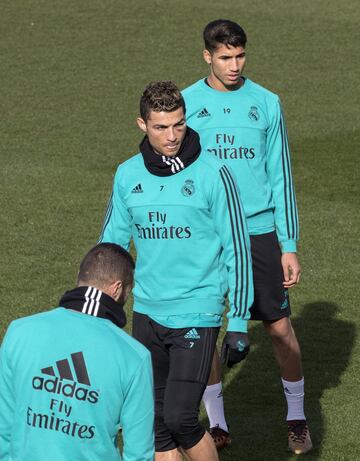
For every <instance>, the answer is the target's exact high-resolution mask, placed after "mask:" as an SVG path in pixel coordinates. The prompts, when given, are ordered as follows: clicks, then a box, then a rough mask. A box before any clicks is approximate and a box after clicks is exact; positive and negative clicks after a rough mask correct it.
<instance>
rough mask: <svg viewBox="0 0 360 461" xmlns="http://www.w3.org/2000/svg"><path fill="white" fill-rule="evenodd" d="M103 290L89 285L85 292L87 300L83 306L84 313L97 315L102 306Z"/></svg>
mask: <svg viewBox="0 0 360 461" xmlns="http://www.w3.org/2000/svg"><path fill="white" fill-rule="evenodd" d="M101 295H102V291H100V290H98V289H97V288H93V287H89V288H88V289H87V290H86V293H85V302H84V305H83V308H82V312H83V314H88V315H93V316H95V317H97V315H98V312H99V307H100V298H101Z"/></svg>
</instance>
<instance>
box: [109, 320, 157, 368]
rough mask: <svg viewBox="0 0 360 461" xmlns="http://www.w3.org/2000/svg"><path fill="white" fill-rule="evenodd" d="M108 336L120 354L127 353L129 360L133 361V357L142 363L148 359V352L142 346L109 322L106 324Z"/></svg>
mask: <svg viewBox="0 0 360 461" xmlns="http://www.w3.org/2000/svg"><path fill="white" fill-rule="evenodd" d="M107 324H108V327H109V330H110V332H111V333H110V336H112V339H113V341H114V343H115V344H116V346H117V348H118V349H119V350H120V351H121V352H122V354H124V353H125V355H126V353H129V354H130V356H131V360H134V358H135V357H137V358H138V360H139V362H142V361H144V360H145V359H147V358H149V356H150V352H149V351H148V349H146V347H145V346H143V345H142V344H141V343H140V342H139V341H137V340H136V339H134V338H133V337H132V336H130V335H129V334H128V333H126V331H124V330H122V329H121V328H119V327H117V326H116V325H114V324H113V323H111V322H110V321H109V322H107Z"/></svg>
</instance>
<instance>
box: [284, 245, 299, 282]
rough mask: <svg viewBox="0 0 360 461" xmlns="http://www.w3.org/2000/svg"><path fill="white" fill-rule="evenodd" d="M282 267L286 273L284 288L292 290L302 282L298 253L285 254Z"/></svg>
mask: <svg viewBox="0 0 360 461" xmlns="http://www.w3.org/2000/svg"><path fill="white" fill-rule="evenodd" d="M281 265H282V268H283V271H284V282H283V285H284V288H291V287H293V286H295V285H297V284H298V283H299V282H300V275H301V267H300V263H299V260H298V258H297V254H296V253H283V254H282V256H281Z"/></svg>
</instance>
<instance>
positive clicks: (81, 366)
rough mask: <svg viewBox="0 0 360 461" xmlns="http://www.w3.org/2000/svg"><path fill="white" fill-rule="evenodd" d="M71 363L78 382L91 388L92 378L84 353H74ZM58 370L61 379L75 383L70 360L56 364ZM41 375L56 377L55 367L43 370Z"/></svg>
mask: <svg viewBox="0 0 360 461" xmlns="http://www.w3.org/2000/svg"><path fill="white" fill-rule="evenodd" d="M71 361H72V366H73V369H74V371H75V375H76V378H77V382H78V383H81V384H86V385H87V386H90V378H89V375H88V372H87V368H86V363H85V359H84V355H83V353H82V352H74V353H73V354H71ZM56 368H57V370H58V372H59V375H60V379H68V380H70V381H75V379H74V377H73V373H72V370H71V368H70V363H69V360H68V359H63V360H58V361H57V362H56ZM41 373H43V374H44V375H50V376H55V371H54V367H47V368H42V369H41Z"/></svg>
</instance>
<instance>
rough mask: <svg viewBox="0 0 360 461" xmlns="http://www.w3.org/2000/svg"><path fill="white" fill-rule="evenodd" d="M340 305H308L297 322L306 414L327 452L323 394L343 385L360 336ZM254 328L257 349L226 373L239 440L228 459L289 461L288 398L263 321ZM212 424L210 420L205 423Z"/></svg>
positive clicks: (229, 410) (230, 416) (317, 443)
mask: <svg viewBox="0 0 360 461" xmlns="http://www.w3.org/2000/svg"><path fill="white" fill-rule="evenodd" d="M338 310H339V306H337V305H335V304H333V303H329V302H325V301H318V302H314V303H310V304H306V305H305V306H304V307H303V309H302V311H301V313H300V315H299V316H298V317H296V318H293V319H292V324H293V326H294V329H295V331H296V334H297V337H298V339H299V342H300V344H301V349H302V357H303V365H304V373H305V393H306V395H305V414H306V416H307V419H308V421H309V426H310V430H311V436H312V439H313V444H314V450H313V451H312V452H311V454H310V453H309V455H307V456H306V459H307V460H310V459H312V460H317V459H319V457H320V455H321V446H322V440H323V438H324V433H325V427H324V418H323V414H322V409H321V405H320V398H321V397H322V395H323V393H324V391H325V390H326V389H329V388H333V387H337V386H338V385H339V384H340V377H341V374H342V373H343V372H344V371H345V370H346V368H347V366H348V363H349V358H350V354H351V350H352V348H353V344H354V340H355V325H354V324H353V323H351V322H348V321H344V320H340V319H337V318H335V314H336V312H337V311H338ZM253 325H254V326H253V327H252V329H251V330H250V337H251V343H252V351H251V353H250V355H249V356H248V358H247V360H246V361H245V362H244V363H243V365H242V366H241V367H238V368H237V369H234V370H231V371H226V370H225V373H226V374H225V376H224V383H225V386H224V387H225V391H224V399H225V412H226V416H227V420H228V423H229V424H230V426H231V435H232V439H233V444H232V446H231V448H229V449H227V450H224V451H223V452H221V460H222V461H228V460H231V461H242V460H244V461H245V460H251V461H260V460H261V461H262V460H264V461H271V460H276V461H287V460H289V459H295V458H296V457H295V456H294V458H293V457H292V455H291V454H290V453H289V452H287V427H286V423H285V418H286V402H285V397H284V394H283V391H282V386H281V382H280V378H279V372H278V368H277V364H276V362H275V359H274V357H273V353H272V346H271V342H270V340H269V338H268V337H267V335H266V334H265V331H264V329H263V326H262V324H260V323H256V324H255V323H254V324H253ZM203 423H204V424H205V425H207V421H203Z"/></svg>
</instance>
